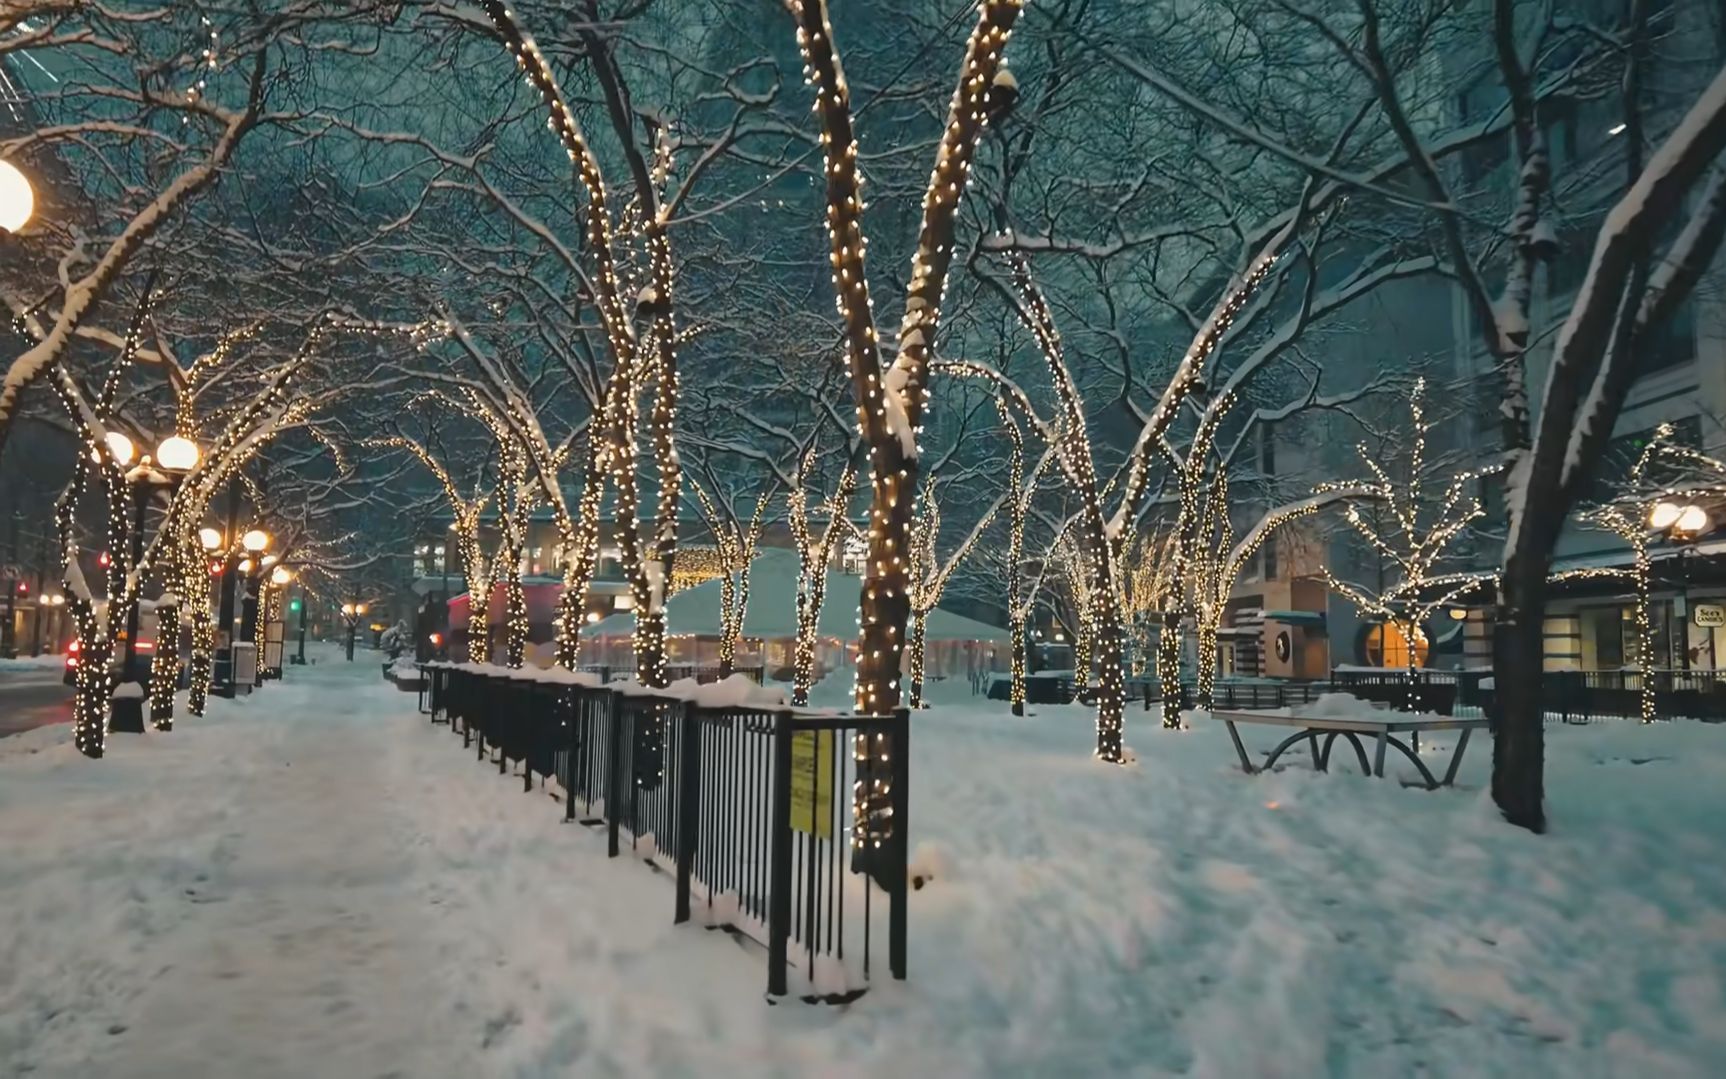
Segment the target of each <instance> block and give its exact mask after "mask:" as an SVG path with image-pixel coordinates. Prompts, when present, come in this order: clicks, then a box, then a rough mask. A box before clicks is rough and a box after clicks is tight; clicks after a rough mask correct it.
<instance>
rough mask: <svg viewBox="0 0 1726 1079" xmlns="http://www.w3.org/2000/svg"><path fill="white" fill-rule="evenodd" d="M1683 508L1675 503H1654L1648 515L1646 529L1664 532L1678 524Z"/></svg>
mask: <svg viewBox="0 0 1726 1079" xmlns="http://www.w3.org/2000/svg"><path fill="white" fill-rule="evenodd" d="M1683 514H1684V507H1683V506H1680V505H1679V504H1678V503H1676V502H1667V501H1664V500H1662V501H1660V502H1656V503H1654V508H1653V509H1652V510H1650V511H1649V513H1648V527H1649V528H1652V529H1654V530H1655V531H1656V532H1664V531H1666V530H1667V529H1668V528H1671V527H1672V526H1673V525H1675V524H1677V523H1678V518H1679V517H1681V516H1683Z"/></svg>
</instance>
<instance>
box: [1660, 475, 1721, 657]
mask: <svg viewBox="0 0 1726 1079" xmlns="http://www.w3.org/2000/svg"><path fill="white" fill-rule="evenodd" d="M1713 525H1714V522H1713V519H1712V518H1710V517H1709V515H1708V511H1707V509H1705V508H1704V507H1702V506H1701V505H1699V504H1698V503H1695V502H1689V501H1685V502H1674V501H1672V500H1670V499H1664V498H1663V499H1661V500H1660V501H1658V502H1656V503H1654V508H1653V509H1651V510H1649V511H1648V527H1649V528H1650V529H1652V530H1653V531H1655V532H1661V533H1664V534H1665V536H1666V540H1667V542H1669V543H1671V544H1672V545H1673V546H1674V547H1676V548H1677V549H1678V602H1679V606H1680V608H1681V609H1682V610H1683V612H1684V614H1683V616H1682V617H1681V618H1680V620H1679V627H1680V629H1681V633H1680V635H1679V638H1678V640H1677V642H1676V644H1677V650H1678V656H1679V665H1680V667H1681V668H1682V669H1683V670H1686V671H1688V670H1689V669H1690V626H1689V617H1690V615H1689V608H1690V578H1689V574H1688V573H1687V572H1686V571H1685V567H1684V556H1685V555H1687V554H1689V553H1690V551H1691V545H1692V544H1694V543H1695V542H1696V541H1697V540H1698V539H1700V538H1701V537H1702V536H1703V535H1704V534H1706V533H1707V532H1708V530H1709V529H1710V528H1712V527H1713Z"/></svg>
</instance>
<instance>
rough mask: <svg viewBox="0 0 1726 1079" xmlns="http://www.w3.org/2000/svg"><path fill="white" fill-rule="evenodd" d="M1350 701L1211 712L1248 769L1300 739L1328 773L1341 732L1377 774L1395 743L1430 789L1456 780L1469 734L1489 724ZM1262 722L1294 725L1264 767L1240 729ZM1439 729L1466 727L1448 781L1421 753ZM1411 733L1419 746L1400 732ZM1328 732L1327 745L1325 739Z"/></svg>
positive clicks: (1364, 766)
mask: <svg viewBox="0 0 1726 1079" xmlns="http://www.w3.org/2000/svg"><path fill="white" fill-rule="evenodd" d="M1346 699H1347V701H1348V704H1347V705H1341V706H1338V707H1333V706H1332V703H1340V702H1334V701H1333V698H1332V697H1331V696H1330V695H1327V696H1325V697H1320V698H1319V699H1318V700H1317V701H1315V702H1313V704H1312V705H1308V706H1304V707H1300V708H1282V709H1277V710H1276V711H1266V712H1212V713H1210V716H1211V718H1212V719H1215V720H1217V721H1218V722H1220V723H1222V724H1223V725H1224V726H1226V727H1227V728H1228V730H1229V738H1230V739H1231V740H1232V741H1233V742H1234V745H1235V753H1236V755H1238V756H1239V757H1240V761H1241V768H1242V770H1244V771H1245V772H1247V773H1248V774H1252V773H1255V772H1262V771H1266V770H1268V769H1270V767H1271V766H1272V765H1274V764H1276V762H1277V758H1279V757H1281V756H1282V755H1283V754H1284V753H1285V752H1287V751H1288V750H1289V749H1290V748H1291V747H1293V746H1295V745H1296V744H1298V743H1300V742H1303V741H1304V742H1306V743H1307V748H1308V750H1309V751H1310V752H1311V754H1312V763H1313V768H1314V769H1316V770H1317V771H1320V772H1323V771H1327V770H1329V768H1330V751H1331V747H1332V746H1333V745H1335V743H1336V740H1337V738H1338V737H1342V738H1346V739H1347V740H1348V742H1349V744H1350V745H1352V746H1353V747H1354V752H1355V756H1356V758H1358V759H1359V761H1360V769H1361V771H1362V772H1363V773H1365V774H1367V775H1371V776H1378V777H1379V778H1383V777H1384V752H1385V750H1386V749H1387V748H1391V747H1395V749H1396V750H1397V751H1398V752H1400V753H1401V754H1402V755H1403V756H1405V757H1407V758H1408V759H1409V761H1410V762H1411V763H1412V764H1413V765H1414V766H1415V768H1416V769H1418V770H1419V772H1420V775H1421V778H1422V779H1423V780H1425V781H1426V788H1427V789H1428V790H1434V789H1437V788H1438V787H1448V786H1450V785H1451V784H1452V783H1454V782H1455V781H1456V771H1457V768H1459V767H1460V766H1461V764H1462V754H1463V752H1464V751H1465V750H1466V749H1468V739H1469V736H1470V735H1471V734H1473V733H1474V732H1475V731H1477V730H1482V729H1484V728H1485V727H1486V726H1487V723H1488V721H1487V720H1485V719H1455V718H1452V717H1450V716H1435V715H1429V714H1424V713H1418V712H1392V711H1389V710H1386V709H1382V708H1375V707H1372V706H1370V705H1368V704H1367V703H1366V702H1362V701H1355V700H1354V699H1353V698H1346ZM1327 702H1329V703H1327ZM1240 723H1256V724H1262V725H1264V726H1270V727H1290V728H1293V729H1294V733H1292V734H1290V735H1289V736H1288V737H1287V738H1285V739H1283V741H1282V742H1281V743H1280V744H1279V745H1278V746H1277V747H1276V748H1275V749H1273V750H1271V751H1270V754H1269V756H1267V757H1266V758H1265V762H1264V763H1263V764H1262V765H1259V766H1258V767H1256V768H1255V767H1254V766H1253V762H1252V758H1251V757H1249V756H1248V755H1247V749H1246V746H1245V744H1243V743H1242V742H1241V735H1240V731H1239V730H1238V729H1236V724H1240ZM1434 731H1461V732H1462V737H1460V738H1458V739H1457V742H1456V749H1455V750H1453V751H1452V753H1451V756H1450V767H1449V768H1448V769H1446V770H1445V773H1444V779H1443V780H1442V781H1440V780H1438V779H1436V778H1434V776H1433V774H1432V772H1431V771H1430V770H1429V769H1428V768H1427V767H1426V763H1425V762H1424V761H1422V760H1421V759H1420V754H1419V752H1418V749H1419V746H1420V736H1421V734H1422V733H1426V732H1434ZM1399 734H1406V735H1409V736H1410V739H1411V741H1412V742H1413V747H1412V748H1411V746H1410V745H1409V743H1408V742H1404V741H1403V740H1402V739H1400V738H1398V737H1397V735H1399ZM1321 735H1322V736H1323V738H1324V741H1323V744H1322V745H1320V742H1319V738H1320V736H1321ZM1362 735H1366V736H1369V737H1371V738H1372V739H1373V740H1374V747H1373V758H1372V763H1370V764H1368V763H1367V756H1366V747H1365V746H1364V745H1362V744H1361V736H1362Z"/></svg>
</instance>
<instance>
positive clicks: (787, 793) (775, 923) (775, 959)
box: [767, 711, 791, 997]
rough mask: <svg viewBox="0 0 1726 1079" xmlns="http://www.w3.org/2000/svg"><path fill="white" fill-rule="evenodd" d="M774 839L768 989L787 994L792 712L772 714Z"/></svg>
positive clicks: (769, 878) (771, 992)
mask: <svg viewBox="0 0 1726 1079" xmlns="http://www.w3.org/2000/svg"><path fill="white" fill-rule="evenodd" d="M771 820H772V824H771V827H770V828H769V831H768V835H769V838H770V841H771V843H772V853H771V854H770V855H769V860H768V868H767V993H768V995H769V996H775V997H782V996H784V995H785V992H786V989H785V966H786V950H787V943H788V942H789V939H790V936H791V713H790V712H788V711H782V712H777V713H775V714H774V717H773V816H772V818H771Z"/></svg>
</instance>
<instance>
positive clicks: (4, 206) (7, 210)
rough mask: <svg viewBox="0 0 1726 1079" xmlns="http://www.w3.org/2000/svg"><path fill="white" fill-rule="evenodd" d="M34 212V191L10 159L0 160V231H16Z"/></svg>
mask: <svg viewBox="0 0 1726 1079" xmlns="http://www.w3.org/2000/svg"><path fill="white" fill-rule="evenodd" d="M35 212H36V192H35V191H33V190H31V188H30V181H29V180H28V179H26V178H25V176H24V174H23V173H22V172H19V171H18V167H17V166H16V165H14V164H12V163H11V162H10V161H0V231H4V232H17V231H18V230H19V229H21V228H23V227H24V226H25V225H26V224H27V223H28V222H29V220H30V216H31V215H32V214H34V213H35Z"/></svg>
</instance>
